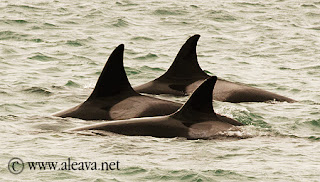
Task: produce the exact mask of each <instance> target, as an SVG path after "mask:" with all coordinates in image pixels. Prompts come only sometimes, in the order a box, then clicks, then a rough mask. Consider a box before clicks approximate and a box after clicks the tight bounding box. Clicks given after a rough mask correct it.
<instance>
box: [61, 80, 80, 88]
mask: <svg viewBox="0 0 320 182" xmlns="http://www.w3.org/2000/svg"><path fill="white" fill-rule="evenodd" d="M65 86H68V87H80V85H79V84H78V83H76V82H73V81H71V80H68V82H67V83H66V84H65Z"/></svg>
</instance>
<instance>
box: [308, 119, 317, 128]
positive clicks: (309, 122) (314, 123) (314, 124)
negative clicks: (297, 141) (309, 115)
mask: <svg viewBox="0 0 320 182" xmlns="http://www.w3.org/2000/svg"><path fill="white" fill-rule="evenodd" d="M305 124H307V125H309V126H311V127H312V128H314V127H316V128H318V129H320V119H318V120H312V121H307V122H305Z"/></svg>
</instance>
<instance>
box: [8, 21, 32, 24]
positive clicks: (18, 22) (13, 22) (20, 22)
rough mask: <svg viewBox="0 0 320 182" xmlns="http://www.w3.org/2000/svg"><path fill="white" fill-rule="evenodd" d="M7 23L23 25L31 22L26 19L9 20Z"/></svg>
mask: <svg viewBox="0 0 320 182" xmlns="http://www.w3.org/2000/svg"><path fill="white" fill-rule="evenodd" d="M6 23H8V24H18V25H22V24H27V23H29V22H28V21H26V20H7V21H6Z"/></svg>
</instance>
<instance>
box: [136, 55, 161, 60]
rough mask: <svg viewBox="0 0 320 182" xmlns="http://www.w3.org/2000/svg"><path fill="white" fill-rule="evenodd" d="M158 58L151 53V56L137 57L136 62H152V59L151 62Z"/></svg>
mask: <svg viewBox="0 0 320 182" xmlns="http://www.w3.org/2000/svg"><path fill="white" fill-rule="evenodd" d="M157 58H158V56H157V55H156V54H152V53H149V54H147V55H145V56H139V57H136V58H134V59H136V60H150V59H151V60H155V59H157Z"/></svg>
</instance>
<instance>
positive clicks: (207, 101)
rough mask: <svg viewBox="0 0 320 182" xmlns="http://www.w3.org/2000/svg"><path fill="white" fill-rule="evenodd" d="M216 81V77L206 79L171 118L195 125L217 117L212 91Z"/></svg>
mask: <svg viewBox="0 0 320 182" xmlns="http://www.w3.org/2000/svg"><path fill="white" fill-rule="evenodd" d="M216 81H217V77H216V76H212V77H210V78H208V79H206V80H205V81H204V82H203V83H202V84H201V85H200V86H199V87H198V88H197V89H196V90H195V91H194V92H193V94H192V95H191V97H190V98H189V100H188V101H187V102H186V103H185V104H184V105H183V106H182V107H181V108H180V109H179V110H178V111H177V112H175V113H174V114H173V115H171V117H174V118H177V119H181V120H188V122H191V123H195V122H200V121H202V120H205V119H207V118H210V117H214V116H216V113H215V112H214V110H213V106H212V91H213V88H214V85H215V84H216Z"/></svg>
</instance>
